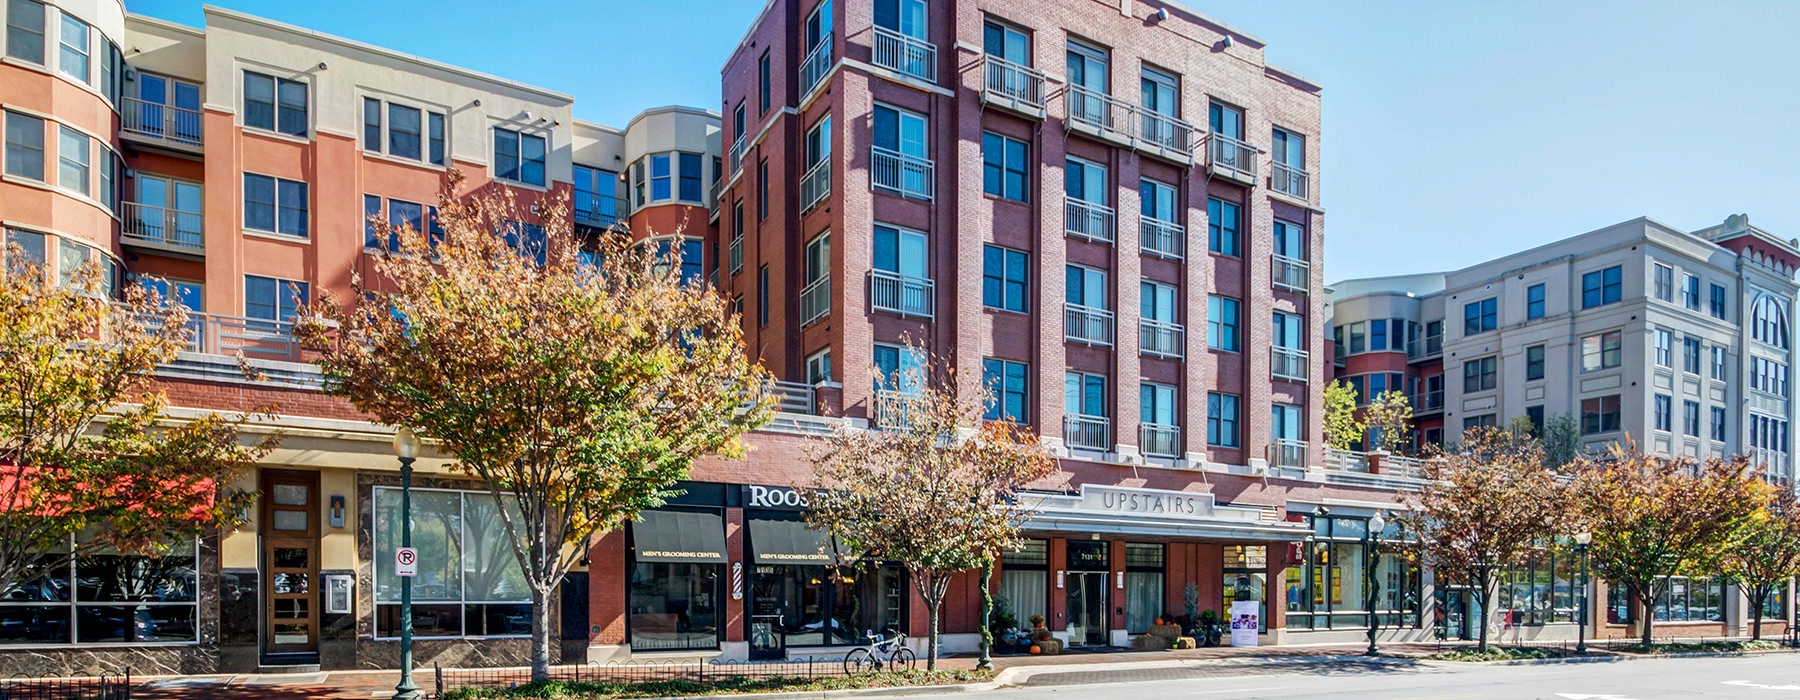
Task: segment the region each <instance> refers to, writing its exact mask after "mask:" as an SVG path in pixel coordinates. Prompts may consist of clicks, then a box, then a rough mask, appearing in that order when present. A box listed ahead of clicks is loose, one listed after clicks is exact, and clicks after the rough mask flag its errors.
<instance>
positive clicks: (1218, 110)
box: [1206, 102, 1244, 142]
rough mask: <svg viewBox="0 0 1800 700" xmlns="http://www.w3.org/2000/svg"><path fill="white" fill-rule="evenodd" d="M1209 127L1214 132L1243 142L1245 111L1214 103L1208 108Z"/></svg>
mask: <svg viewBox="0 0 1800 700" xmlns="http://www.w3.org/2000/svg"><path fill="white" fill-rule="evenodd" d="M1206 119H1207V125H1208V126H1210V127H1211V128H1212V132H1213V133H1215V134H1218V135H1220V136H1223V137H1225V138H1228V139H1231V140H1233V141H1238V142H1242V141H1243V140H1244V111H1243V110H1241V109H1238V108H1236V107H1232V106H1230V105H1226V104H1223V103H1219V102H1213V103H1211V104H1210V105H1209V106H1208V107H1207V114H1206Z"/></svg>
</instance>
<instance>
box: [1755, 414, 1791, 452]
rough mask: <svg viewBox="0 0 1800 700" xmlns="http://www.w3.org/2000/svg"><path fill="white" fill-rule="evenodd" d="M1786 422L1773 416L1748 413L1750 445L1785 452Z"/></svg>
mask: <svg viewBox="0 0 1800 700" xmlns="http://www.w3.org/2000/svg"><path fill="white" fill-rule="evenodd" d="M1789 438H1790V436H1789V435H1788V422H1787V421H1786V420H1783V419H1780V418H1776V417H1774V416H1765V415H1760V414H1756V413H1752V414H1750V446H1751V447H1759V448H1762V449H1766V450H1773V451H1775V452H1779V453H1781V454H1787V453H1788V450H1789V449H1790V448H1789V445H1788V440H1789Z"/></svg>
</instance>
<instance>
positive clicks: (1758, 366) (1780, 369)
mask: <svg viewBox="0 0 1800 700" xmlns="http://www.w3.org/2000/svg"><path fill="white" fill-rule="evenodd" d="M1750 388H1751V389H1755V390H1757V391H1761V392H1763V393H1765V394H1771V395H1774V396H1779V397H1782V398H1787V395H1788V366H1787V363H1785V362H1778V361H1775V360H1770V359H1766V358H1761V357H1751V358H1750Z"/></svg>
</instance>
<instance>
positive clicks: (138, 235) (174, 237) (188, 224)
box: [119, 202, 206, 252]
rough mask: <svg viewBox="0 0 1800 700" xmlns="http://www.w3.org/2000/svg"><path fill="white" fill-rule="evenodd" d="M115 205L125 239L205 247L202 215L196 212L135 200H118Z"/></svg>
mask: <svg viewBox="0 0 1800 700" xmlns="http://www.w3.org/2000/svg"><path fill="white" fill-rule="evenodd" d="M119 209H120V211H119V214H120V219H121V220H122V223H123V226H122V227H121V232H122V234H123V237H124V238H125V242H127V243H129V242H132V241H142V242H145V243H155V244H159V245H164V246H169V247H172V248H179V249H182V250H189V251H194V252H200V251H204V250H205V249H206V240H205V238H206V234H205V230H206V217H205V216H204V215H202V214H201V213H200V212H195V211H181V210H179V209H170V208H167V207H159V206H155V205H151V204H141V203H138V202H121V203H120V204H119Z"/></svg>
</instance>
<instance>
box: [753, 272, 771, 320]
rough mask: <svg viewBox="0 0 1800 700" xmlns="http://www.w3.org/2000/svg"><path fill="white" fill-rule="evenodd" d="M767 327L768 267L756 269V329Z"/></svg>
mask: <svg viewBox="0 0 1800 700" xmlns="http://www.w3.org/2000/svg"><path fill="white" fill-rule="evenodd" d="M768 325H769V266H768V265H759V266H757V268H756V327H757V328H763V327H765V326H768Z"/></svg>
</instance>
